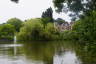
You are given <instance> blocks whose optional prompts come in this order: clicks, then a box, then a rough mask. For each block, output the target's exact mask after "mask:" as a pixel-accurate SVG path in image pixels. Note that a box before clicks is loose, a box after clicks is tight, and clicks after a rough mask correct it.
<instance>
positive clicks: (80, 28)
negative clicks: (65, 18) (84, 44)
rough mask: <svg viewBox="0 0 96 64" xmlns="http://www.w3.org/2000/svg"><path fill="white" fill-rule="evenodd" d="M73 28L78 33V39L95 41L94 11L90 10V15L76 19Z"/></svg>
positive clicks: (95, 21) (95, 14) (95, 13)
mask: <svg viewBox="0 0 96 64" xmlns="http://www.w3.org/2000/svg"><path fill="white" fill-rule="evenodd" d="M73 30H74V31H76V32H77V33H78V35H79V40H83V41H94V40H95V41H96V35H95V34H96V12H95V11H93V12H90V16H86V17H85V18H84V19H80V20H79V21H77V22H76V23H75V25H74V26H73Z"/></svg>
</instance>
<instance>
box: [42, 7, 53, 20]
mask: <svg viewBox="0 0 96 64" xmlns="http://www.w3.org/2000/svg"><path fill="white" fill-rule="evenodd" d="M42 18H48V19H50V20H49V22H52V21H53V10H52V8H51V7H50V8H48V9H47V10H46V11H45V12H43V13H42Z"/></svg>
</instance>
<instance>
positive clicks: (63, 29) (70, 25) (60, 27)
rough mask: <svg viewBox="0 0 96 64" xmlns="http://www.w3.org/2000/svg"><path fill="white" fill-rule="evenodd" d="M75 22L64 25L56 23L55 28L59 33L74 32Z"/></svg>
mask: <svg viewBox="0 0 96 64" xmlns="http://www.w3.org/2000/svg"><path fill="white" fill-rule="evenodd" d="M73 24H74V22H70V23H68V22H64V23H62V24H58V23H57V22H54V27H56V28H57V29H58V30H59V31H65V30H72V26H73Z"/></svg>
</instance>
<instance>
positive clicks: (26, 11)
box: [0, 0, 70, 24]
mask: <svg viewBox="0 0 96 64" xmlns="http://www.w3.org/2000/svg"><path fill="white" fill-rule="evenodd" d="M49 7H52V8H53V18H54V19H56V18H63V19H65V20H66V21H68V22H70V17H69V16H68V14H65V13H60V14H58V13H56V12H55V8H54V6H53V3H52V0H20V1H19V3H18V4H16V3H14V2H12V1H10V0H0V24H1V23H5V22H6V21H7V20H8V19H10V18H14V17H16V18H19V19H21V20H26V19H30V18H40V17H41V15H42V12H44V11H45V10H46V9H47V8H49Z"/></svg>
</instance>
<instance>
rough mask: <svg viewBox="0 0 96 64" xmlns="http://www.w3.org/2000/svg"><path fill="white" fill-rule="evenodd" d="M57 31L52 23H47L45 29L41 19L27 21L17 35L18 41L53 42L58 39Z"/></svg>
mask: <svg viewBox="0 0 96 64" xmlns="http://www.w3.org/2000/svg"><path fill="white" fill-rule="evenodd" d="M58 36H59V35H58V31H57V30H56V29H55V28H54V25H53V23H48V24H47V25H46V26H45V27H44V26H43V24H42V20H41V19H30V20H27V21H26V22H25V23H24V25H23V27H22V28H21V29H20V32H19V33H18V34H17V37H18V40H28V41H31V40H54V39H57V38H58Z"/></svg>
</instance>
